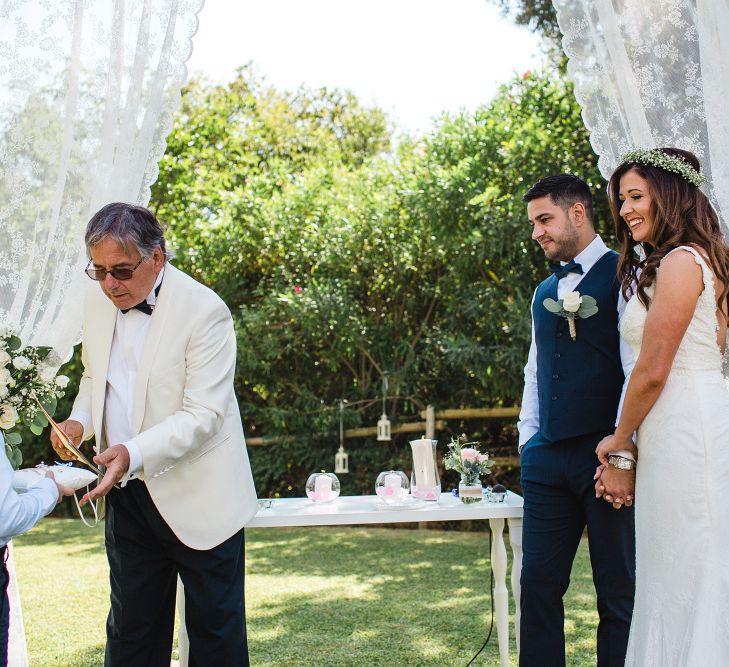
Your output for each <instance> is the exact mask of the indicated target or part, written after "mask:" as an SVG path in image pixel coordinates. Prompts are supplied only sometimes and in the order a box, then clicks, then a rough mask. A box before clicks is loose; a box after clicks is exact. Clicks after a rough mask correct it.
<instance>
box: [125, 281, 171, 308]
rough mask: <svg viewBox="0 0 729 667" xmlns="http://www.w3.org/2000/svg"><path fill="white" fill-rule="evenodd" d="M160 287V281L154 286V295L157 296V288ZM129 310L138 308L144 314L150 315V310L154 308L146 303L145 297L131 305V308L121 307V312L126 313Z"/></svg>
mask: <svg viewBox="0 0 729 667" xmlns="http://www.w3.org/2000/svg"><path fill="white" fill-rule="evenodd" d="M161 287H162V283H160V284H159V285H157V287H155V289H154V295H155V297H157V296H159V290H160V288H161ZM130 310H139V311H141V312H143V313H144V314H145V315H151V314H152V311H153V310H154V306H152V305H150V304H148V303H147V299H145V300H144V301H142V302H141V303H138V304H137V305H136V306H132V307H131V308H124V309H122V313H124V314H125V315H126V314H127V313H128V312H129V311H130Z"/></svg>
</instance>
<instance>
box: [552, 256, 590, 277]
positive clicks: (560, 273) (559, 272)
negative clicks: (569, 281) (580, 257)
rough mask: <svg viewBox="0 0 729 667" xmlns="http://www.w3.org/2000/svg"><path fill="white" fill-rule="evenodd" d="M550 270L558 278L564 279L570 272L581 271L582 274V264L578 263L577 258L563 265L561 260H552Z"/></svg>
mask: <svg viewBox="0 0 729 667" xmlns="http://www.w3.org/2000/svg"><path fill="white" fill-rule="evenodd" d="M549 270H550V271H551V272H552V273H553V274H554V275H555V276H556V277H557V280H562V278H564V277H565V276H566V275H567V274H568V273H579V274H580V275H582V274H583V273H584V271H583V270H582V264H578V263H577V262H575V260H572V261H571V262H569V263H567V264H565V265H564V266H562V264H560V263H559V262H550V263H549Z"/></svg>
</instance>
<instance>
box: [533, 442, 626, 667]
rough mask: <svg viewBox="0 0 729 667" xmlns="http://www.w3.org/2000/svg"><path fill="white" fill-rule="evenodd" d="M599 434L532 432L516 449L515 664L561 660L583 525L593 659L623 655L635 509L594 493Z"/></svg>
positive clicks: (538, 666)
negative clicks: (520, 548)
mask: <svg viewBox="0 0 729 667" xmlns="http://www.w3.org/2000/svg"><path fill="white" fill-rule="evenodd" d="M605 435H609V433H595V434H590V435H583V436H578V437H575V438H570V439H567V440H561V441H557V442H550V441H548V440H547V439H546V438H544V437H543V436H542V434H541V433H537V434H536V435H534V436H533V437H532V438H531V439H530V440H529V441H528V442H527V443H526V444H525V445H524V448H523V449H522V453H521V485H522V492H523V494H524V529H523V543H524V560H523V565H522V571H521V641H520V656H519V664H520V665H521V666H522V667H561V666H562V665H565V639H564V606H563V602H562V598H563V596H564V594H565V593H566V591H567V588H568V586H569V582H570V572H571V570H572V563H573V561H574V558H575V553H576V552H577V547H578V546H579V543H580V538H581V537H582V534H583V531H584V530H585V527H587V535H588V540H589V546H590V560H591V562H592V572H593V582H594V585H595V590H596V592H597V607H598V612H599V615H600V624H599V626H598V631H597V664H598V666H599V667H623V664H624V662H625V652H626V647H627V643H628V633H629V630H630V619H631V616H632V613H633V594H634V590H635V528H634V516H633V514H634V513H633V508H632V507H631V508H625V507H624V508H622V509H619V510H616V509H613V507H612V506H611V505H610V504H609V503H607V502H605V501H604V500H602V499H598V498H595V482H594V480H593V476H594V474H595V469H596V468H597V466H598V464H599V462H598V459H597V456H596V455H595V448H596V447H597V443H598V442H599V441H600V440H601V439H602V437H604V436H605ZM578 622H579V621H578Z"/></svg>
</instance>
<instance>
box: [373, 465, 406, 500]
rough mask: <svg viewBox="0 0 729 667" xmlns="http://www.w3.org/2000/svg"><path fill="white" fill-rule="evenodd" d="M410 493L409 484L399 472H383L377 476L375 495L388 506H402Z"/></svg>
mask: <svg viewBox="0 0 729 667" xmlns="http://www.w3.org/2000/svg"><path fill="white" fill-rule="evenodd" d="M409 492H410V482H409V481H408V477H407V475H406V474H405V473H404V472H402V471H401V470H385V471H384V472H381V473H380V474H379V475H377V479H376V480H375V493H376V494H377V497H378V498H379V499H380V500H382V501H383V502H385V503H387V504H388V505H402V504H403V503H404V502H405V500H406V499H407V497H408V493H409Z"/></svg>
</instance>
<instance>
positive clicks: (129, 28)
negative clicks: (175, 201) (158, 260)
mask: <svg viewBox="0 0 729 667" xmlns="http://www.w3.org/2000/svg"><path fill="white" fill-rule="evenodd" d="M202 3H203V0H135V1H133V2H129V1H128V2H124V0H75V1H74V0H62V1H56V0H5V2H2V3H0V90H1V91H2V93H1V94H0V326H2V325H5V326H11V327H13V328H16V329H18V330H19V331H20V332H21V335H22V338H23V340H24V341H25V342H27V343H30V344H36V345H38V344H43V345H52V346H53V347H54V348H55V349H56V351H57V352H58V354H59V355H60V356H61V357H62V356H64V355H65V354H67V353H68V352H69V351H70V349H71V346H72V345H73V343H75V342H76V340H77V339H78V334H79V323H80V307H81V302H82V300H83V299H82V296H83V290H84V289H86V288H87V286H88V285H87V283H88V284H90V281H89V279H88V278H86V277H85V276H84V275H83V273H82V271H83V268H84V265H85V263H86V258H85V251H84V247H83V230H84V227H85V224H86V222H87V221H88V219H89V217H90V215H91V214H93V212H94V211H95V210H97V209H98V208H99V207H100V206H102V205H103V204H105V203H108V202H109V201H127V202H134V203H139V204H146V203H147V202H148V201H149V189H150V185H151V184H152V183H153V182H154V180H155V179H156V177H157V174H158V171H157V161H158V160H159V158H160V157H161V155H162V153H163V152H164V149H165V137H166V136H167V134H168V132H169V130H170V128H171V125H172V116H173V114H174V112H175V111H176V109H177V107H178V103H179V97H180V88H181V86H182V84H183V82H184V79H185V77H186V69H185V62H186V60H187V59H188V57H189V55H190V52H191V49H192V42H191V38H192V36H193V34H194V33H195V31H196V29H197V13H198V12H199V11H200V9H201V7H202Z"/></svg>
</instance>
